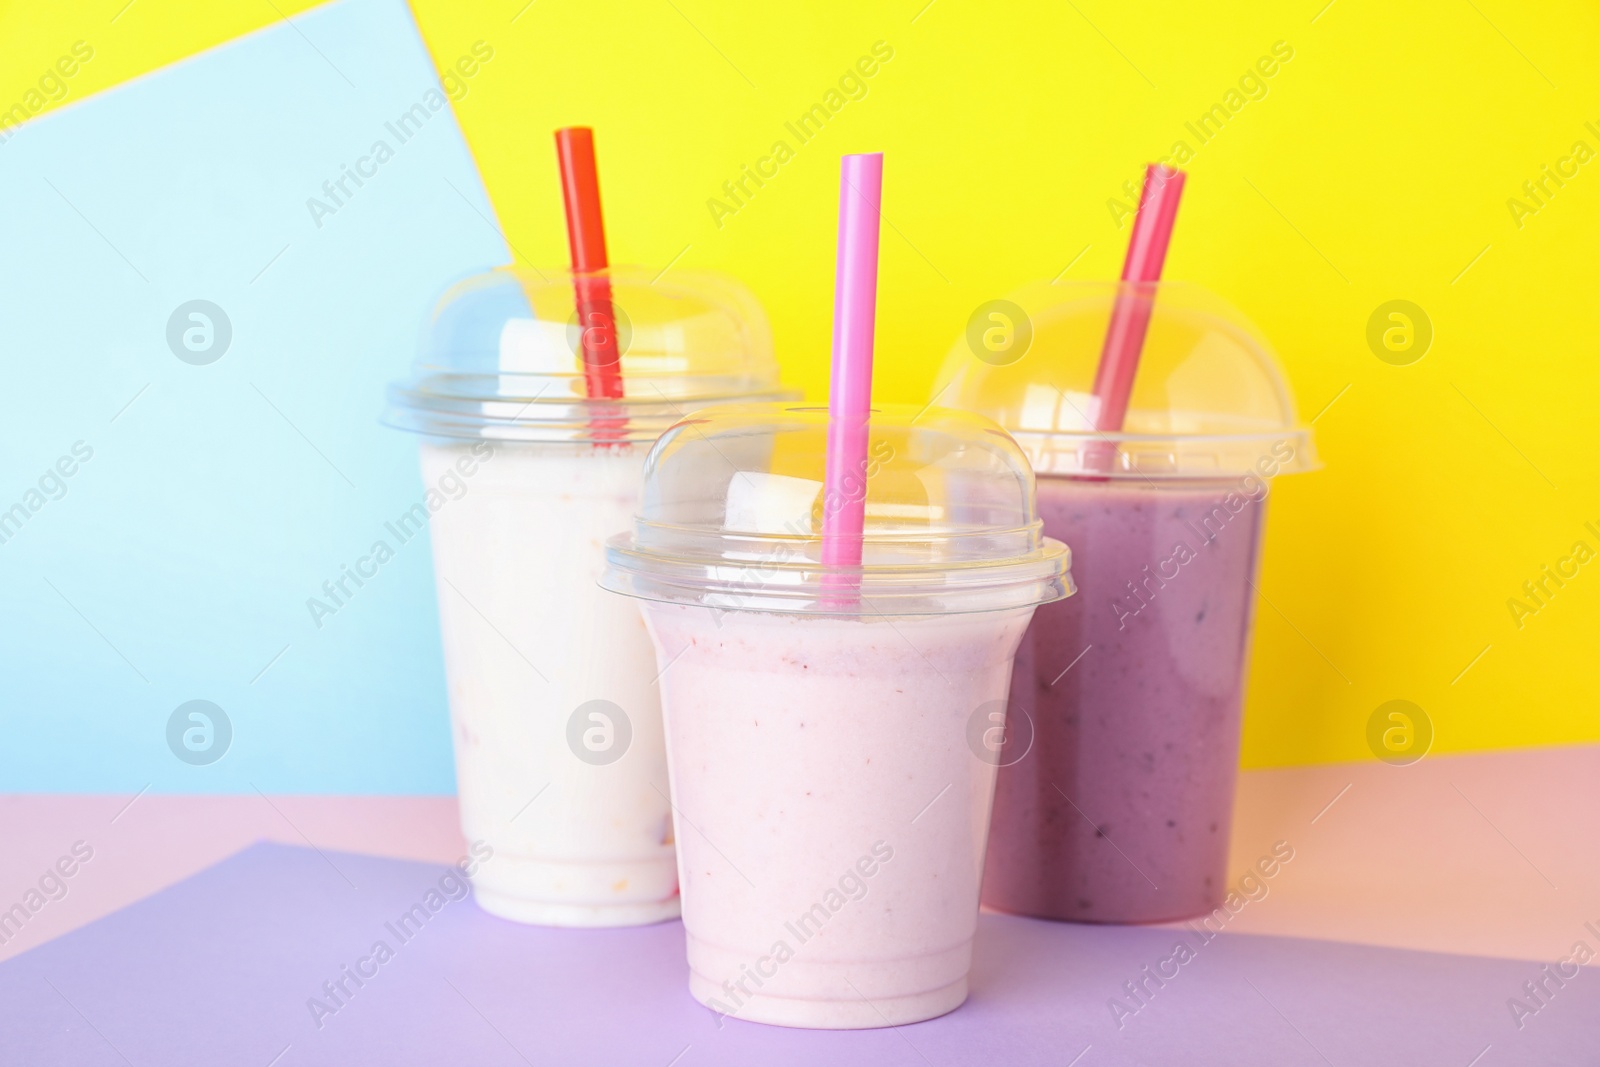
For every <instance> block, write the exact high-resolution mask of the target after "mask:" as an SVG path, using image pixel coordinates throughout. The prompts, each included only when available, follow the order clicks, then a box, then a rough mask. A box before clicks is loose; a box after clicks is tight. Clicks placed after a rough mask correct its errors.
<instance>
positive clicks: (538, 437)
mask: <svg viewBox="0 0 1600 1067" xmlns="http://www.w3.org/2000/svg"><path fill="white" fill-rule="evenodd" d="M596 278H604V279H605V280H606V281H608V282H609V286H610V294H611V307H612V314H613V318H614V323H610V324H608V323H605V322H600V321H598V320H595V321H591V322H589V323H586V324H585V329H589V330H595V329H601V330H603V329H606V328H612V329H614V330H615V335H614V336H615V339H616V342H617V343H616V346H615V350H616V351H618V352H619V353H620V360H619V362H618V365H616V366H615V367H614V368H613V369H614V370H615V372H616V373H618V374H620V376H621V381H622V392H623V395H622V396H621V397H620V398H610V399H591V398H590V397H589V395H588V391H589V389H590V388H591V387H590V386H589V385H587V384H586V382H585V374H584V366H583V362H582V353H583V351H584V350H585V344H584V342H583V340H582V339H581V336H580V330H579V326H578V321H577V311H576V308H577V304H576V299H575V291H574V281H575V279H574V277H573V276H572V275H571V274H565V273H561V272H555V273H550V272H546V273H545V274H538V273H535V272H532V271H525V270H518V269H510V268H505V269H499V270H494V271H490V272H488V273H486V274H481V275H477V276H474V277H472V278H469V279H467V280H465V281H463V282H461V283H459V284H458V285H456V286H454V287H452V288H451V289H450V290H449V291H448V292H446V293H445V294H444V296H443V297H442V298H441V300H440V301H439V303H438V305H437V306H436V308H435V309H434V312H433V315H432V318H431V320H430V322H429V324H428V327H427V329H426V330H425V332H424V336H423V341H422V348H421V354H420V356H419V358H418V359H417V362H416V364H415V366H414V367H413V370H412V373H411V376H410V378H409V379H408V380H407V381H405V382H404V383H401V384H399V385H396V386H395V387H393V388H392V389H391V393H390V403H389V408H388V411H387V413H386V417H385V421H386V422H387V423H389V424H390V425H392V426H396V427H399V428H401V429H405V430H411V431H414V432H416V433H418V434H420V435H422V442H421V459H422V476H423V482H424V487H425V490H426V495H425V496H424V498H423V499H422V500H420V501H418V504H417V506H416V507H413V508H412V509H410V511H408V512H407V513H406V515H404V516H402V517H401V518H399V519H398V520H396V522H398V523H399V525H400V527H402V530H401V533H402V534H404V536H406V537H409V536H414V534H415V532H416V531H418V530H420V529H422V528H424V527H427V528H429V529H430V531H431V534H432V540H433V553H434V569H435V572H436V577H437V584H438V597H439V618H440V629H441V632H442V637H443V641H444V652H445V670H446V675H447V677H448V680H449V687H450V710H451V718H452V722H453V726H454V729H453V736H454V741H455V755H456V782H457V789H458V791H459V794H460V803H461V826H462V830H463V832H464V833H465V834H466V836H467V839H468V840H472V841H478V840H482V841H484V842H486V843H487V844H488V845H490V846H491V847H492V848H493V850H494V853H493V855H494V858H493V860H492V861H490V862H487V863H484V864H482V865H481V866H480V867H479V869H478V871H477V873H476V874H475V875H474V876H473V886H474V890H475V894H474V895H475V897H476V899H477V900H478V902H479V904H481V905H482V906H483V907H484V908H485V909H486V910H488V911H490V912H492V913H494V914H496V915H500V916H503V917H505V918H508V919H515V920H518V921H522V922H531V923H542V924H546V925H556V926H623V925H632V924H637V923H649V922H658V921H660V920H663V919H670V918H673V917H675V916H676V915H677V914H678V879H677V868H676V863H675V860H674V855H673V837H672V824H671V818H670V810H671V809H670V806H669V803H668V800H667V774H666V754H665V750H664V748H663V740H662V734H661V714H660V706H659V702H658V699H657V695H656V692H657V691H656V688H655V685H654V679H655V674H656V666H655V655H654V652H653V650H652V648H651V646H650V641H649V637H648V635H647V634H646V633H645V629H644V624H643V622H642V621H641V619H640V617H639V611H638V609H637V607H636V606H635V605H634V604H633V602H631V601H629V600H627V599H625V598H622V597H618V596H615V595H613V594H610V593H606V592H605V591H603V590H601V589H600V588H599V587H598V585H597V584H596V582H597V580H598V578H599V576H600V573H601V571H602V570H603V569H604V563H605V554H604V542H605V539H606V538H608V537H610V536H611V535H612V534H615V533H617V532H619V531H621V530H625V529H627V528H628V526H629V524H630V522H631V521H632V517H633V511H634V508H635V506H636V503H637V500H638V495H639V489H640V485H641V482H642V479H643V470H644V458H645V455H646V453H647V452H648V449H649V446H650V444H651V442H653V441H654V440H655V438H656V436H657V435H658V434H660V433H661V431H662V430H664V429H665V428H666V427H667V426H669V425H671V424H672V423H674V422H676V421H677V419H678V418H679V416H680V415H681V414H682V413H683V411H684V410H685V409H688V408H696V407H701V406H703V405H706V404H716V403H719V402H723V401H731V400H748V399H750V398H759V397H764V396H781V395H784V394H783V393H782V392H781V391H779V390H778V386H777V367H776V365H775V363H774V361H773V358H772V346H771V340H770V335H769V333H768V330H767V325H766V320H765V317H764V316H763V315H762V312H761V309H760V308H759V306H758V305H756V303H755V300H754V298H753V297H751V296H750V295H749V294H748V293H746V292H745V291H744V290H742V289H740V288H739V287H738V286H737V284H736V283H733V282H731V281H728V280H726V279H721V278H717V277H712V276H703V275H694V274H690V273H684V272H678V271H674V272H672V273H671V274H669V275H667V276H666V277H664V278H661V279H659V280H655V281H652V279H651V276H650V275H649V274H648V273H646V272H644V271H641V270H630V269H626V268H623V269H616V270H613V271H609V272H601V273H600V274H598V275H586V276H584V279H583V280H584V281H585V282H586V283H587V284H588V285H589V286H590V288H593V283H594V280H595V279H596ZM589 336H590V338H591V339H592V338H593V337H594V336H595V335H593V334H591V335H589ZM597 347H601V348H606V347H608V346H597ZM407 531H409V532H407ZM397 536H399V535H398V534H397Z"/></svg>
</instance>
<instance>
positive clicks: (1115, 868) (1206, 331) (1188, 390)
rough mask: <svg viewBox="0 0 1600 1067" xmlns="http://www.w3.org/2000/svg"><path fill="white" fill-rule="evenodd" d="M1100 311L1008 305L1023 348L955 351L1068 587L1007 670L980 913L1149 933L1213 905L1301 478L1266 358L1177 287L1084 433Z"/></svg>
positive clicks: (1301, 461) (1088, 290) (1283, 395)
mask: <svg viewBox="0 0 1600 1067" xmlns="http://www.w3.org/2000/svg"><path fill="white" fill-rule="evenodd" d="M1116 294H1117V289H1116V286H1115V285H1114V284H1107V285H1086V286H1078V287H1068V286H1060V287H1044V286H1041V287H1035V288H1033V289H1030V290H1024V291H1023V292H1022V293H1020V294H1016V295H1015V296H1014V297H1013V307H1014V309H1015V311H1013V312H1012V314H1013V315H1015V314H1016V313H1017V312H1020V313H1021V315H1022V316H1024V317H1025V320H1026V322H1027V324H1028V326H1029V327H1030V328H1031V332H1032V340H1031V345H1030V346H1029V347H1028V348H1027V349H1026V350H1024V351H1023V352H1020V353H1016V352H1011V353H998V354H997V353H993V352H983V351H977V350H972V349H970V348H969V347H967V346H966V345H958V346H957V348H956V350H955V352H953V353H952V355H951V363H950V364H947V366H946V375H945V377H946V378H947V379H949V380H950V382H951V386H952V387H953V388H952V389H951V392H949V393H947V394H946V397H947V399H948V400H950V401H951V402H953V404H954V406H960V407H968V408H972V409H975V410H977V411H979V412H981V413H982V414H985V415H988V416H989V417H991V418H993V419H995V420H996V421H997V422H999V423H1000V424H1001V425H1002V426H1004V427H1006V429H1008V430H1010V431H1011V432H1012V433H1013V434H1014V435H1015V436H1016V438H1017V440H1018V442H1019V443H1020V444H1021V445H1022V446H1023V448H1024V450H1025V451H1027V452H1028V453H1029V457H1030V459H1031V460H1032V462H1033V466H1034V471H1035V474H1036V476H1037V495H1038V512H1039V516H1040V518H1041V519H1042V520H1043V523H1044V531H1045V533H1046V534H1047V535H1048V536H1050V537H1054V538H1058V539H1060V540H1062V541H1065V542H1066V543H1067V545H1068V546H1069V547H1070V548H1071V550H1072V553H1073V573H1074V575H1075V577H1076V579H1077V584H1078V595H1077V596H1075V597H1073V598H1071V599H1070V600H1068V601H1063V602H1059V603H1055V604H1047V605H1044V606H1042V607H1041V608H1039V609H1038V611H1037V612H1036V613H1035V614H1034V618H1033V622H1032V624H1031V625H1030V627H1029V629H1028V631H1027V633H1026V635H1025V636H1024V637H1023V641H1022V646H1021V648H1020V650H1019V651H1018V653H1017V658H1016V662H1015V669H1014V673H1013V675H1012V680H1011V700H1010V705H1009V712H1008V715H1009V719H1010V723H1009V725H1008V727H1007V729H1006V738H1005V744H1004V747H1003V748H1002V749H1001V750H1000V752H999V753H998V756H997V761H998V762H999V764H1000V771H999V778H998V784H997V786H996V793H995V802H994V811H993V816H992V819H991V823H990V831H989V850H988V855H987V859H986V864H985V870H984V883H983V903H984V904H985V905H987V906H988V907H991V908H995V909H998V910H1002V911H1008V912H1015V913H1018V914H1023V915H1033V916H1038V917H1041V918H1049V919H1068V920H1077V921H1081V922H1158V921H1162V920H1169V919H1181V918H1185V917H1188V916H1193V915H1200V914H1204V913H1206V912H1208V911H1210V910H1211V909H1212V908H1214V907H1216V906H1217V905H1218V904H1220V903H1221V902H1222V899H1223V897H1224V895H1225V894H1226V891H1227V886H1226V882H1227V879H1226V864H1227V858H1228V834H1229V829H1230V823H1231V819H1232V813H1233V792H1234V782H1235V778H1236V777H1237V769H1238V760H1239V727H1240V717H1241V712H1242V708H1243V703H1244V678H1245V669H1246V665H1247V661H1248V658H1249V651H1250V635H1251V624H1252V617H1253V605H1254V603H1255V589H1254V584H1255V581H1256V568H1257V563H1258V560H1259V558H1260V545H1261V535H1262V530H1263V526H1264V519H1265V511H1266V497H1267V493H1268V485H1269V480H1270V479H1271V478H1272V477H1273V476H1275V475H1277V474H1279V473H1284V472H1288V471H1292V470H1302V469H1306V468H1307V467H1309V466H1311V465H1312V463H1313V460H1312V456H1311V451H1310V442H1309V439H1308V435H1307V434H1306V433H1305V432H1304V431H1302V430H1300V429H1299V428H1298V427H1297V425H1296V420H1295V415H1294V405H1293V401H1292V399H1291V398H1290V396H1289V393H1288V389H1287V386H1286V385H1285V384H1284V382H1283V379H1282V376H1281V373H1280V372H1279V371H1278V369H1277V366H1276V363H1275V361H1274V359H1273V357H1272V356H1271V355H1270V352H1269V350H1268V349H1267V347H1266V345H1265V342H1264V341H1262V340H1261V339H1260V337H1259V335H1258V334H1256V333H1255V332H1254V330H1253V329H1252V328H1251V327H1249V325H1248V323H1246V322H1245V321H1244V320H1243V318H1242V317H1240V316H1239V315H1238V313H1237V312H1235V311H1233V310H1232V309H1231V308H1227V307H1226V306H1225V305H1222V304H1221V303H1220V302H1219V301H1217V300H1216V299H1215V298H1214V297H1210V296H1209V295H1208V294H1204V293H1203V292H1199V291H1197V290H1195V289H1193V287H1189V286H1184V285H1181V284H1176V285H1175V284H1172V283H1161V284H1160V285H1159V286H1158V287H1157V288H1156V290H1155V295H1154V297H1153V301H1154V309H1153V314H1152V318H1151V323H1150V330H1149V334H1148V336H1147V338H1146V341H1145V346H1144V351H1143V354H1142V356H1141V359H1140V363H1139V370H1138V375H1137V377H1136V379H1135V381H1134V387H1133V393H1132V398H1131V402H1130V405H1129V409H1128V413H1127V417H1126V419H1125V421H1124V423H1123V428H1122V431H1121V432H1119V433H1105V432H1100V431H1097V430H1096V429H1095V428H1094V420H1093V414H1094V404H1095V396H1094V393H1093V387H1092V382H1093V380H1094V375H1095V368H1096V363H1097V361H1098V358H1099V353H1100V342H1101V339H1102V338H1103V337H1104V336H1105V329H1106V321H1107V317H1108V316H1109V314H1110V310H1111V307H1112V305H1113V303H1114V301H1115V298H1116ZM975 356H976V357H977V358H974V357H975ZM1108 457H1109V465H1108V462H1107V461H1108ZM1024 716H1025V718H1024Z"/></svg>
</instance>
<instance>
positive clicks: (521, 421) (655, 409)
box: [383, 267, 795, 442]
mask: <svg viewBox="0 0 1600 1067" xmlns="http://www.w3.org/2000/svg"><path fill="white" fill-rule="evenodd" d="M580 300H585V301H587V302H588V303H587V306H586V309H585V310H586V316H585V328H584V329H580V328H579V304H580ZM597 301H598V302H599V306H600V307H602V308H605V309H607V311H608V314H599V313H597V312H596V311H595V307H596V303H597ZM595 324H598V325H595ZM608 331H609V332H608ZM596 338H599V339H600V342H601V345H602V346H609V347H605V351H606V352H607V353H608V355H607V358H606V360H605V366H604V367H603V368H601V370H600V371H597V370H596V368H595V367H594V366H593V365H592V364H593V358H592V350H593V348H594V347H595V346H596ZM586 347H587V348H590V349H591V360H590V364H591V365H590V366H588V367H587V368H586V361H585V354H586ZM597 373H603V374H604V375H605V376H606V377H607V379H608V380H609V383H610V384H609V385H607V386H603V387H597V385H596V375H597ZM794 395H795V394H794V393H793V392H787V391H785V390H783V389H781V388H780V387H779V385H778V366H777V363H776V361H775V360H774V359H773V356H772V337H771V333H770V331H769V329H768V327H767V320H766V316H765V315H764V314H763V313H762V310H761V307H760V305H759V304H758V303H757V302H756V299H755V297H754V296H753V295H751V294H750V292H749V291H748V290H747V289H745V288H744V287H743V286H741V285H740V284H739V283H738V282H735V281H733V280H732V279H730V278H724V277H721V276H719V275H713V274H703V273H696V272H689V271H676V270H675V271H673V272H671V273H670V274H667V275H665V276H663V277H654V276H652V274H651V273H650V272H647V271H645V270H643V269H640V268H629V267H617V268H612V269H610V270H607V271H597V272H595V273H592V274H583V275H576V276H575V275H573V274H571V273H570V272H556V273H550V272H545V273H540V272H537V271H533V270H529V269H526V268H519V267H501V268H498V269H496V270H492V271H488V272H487V273H484V274H478V275H474V276H473V277H470V278H468V279H466V280H465V281H462V282H460V283H458V284H456V285H454V286H452V287H451V288H450V289H448V290H447V291H446V292H445V293H444V295H443V296H442V297H441V298H440V300H439V303H438V304H437V306H436V307H435V308H434V311H433V315H432V318H431V319H430V320H429V322H428V325H427V327H426V328H425V329H424V331H423V336H422V344H421V351H420V354H419V355H418V357H417V360H416V362H415V363H414V364H413V366H412V371H411V375H410V377H409V378H408V379H407V380H406V381H404V382H402V383H399V384H397V385H394V386H391V388H390V390H389V404H388V408H387V410H386V412H385V414H384V419H383V421H384V422H385V423H387V424H388V425H390V426H395V427H398V428H399V429H403V430H412V431H415V432H418V433H424V434H429V435H433V436H440V437H462V438H480V437H487V438H494V439H497V440H511V441H607V442H619V441H638V442H648V441H653V440H655V438H656V437H657V436H658V435H659V434H660V433H661V431H662V430H664V429H666V428H667V427H668V426H670V425H672V423H674V422H676V421H677V420H678V419H680V418H682V417H683V414H684V412H686V411H690V410H693V409H695V408H697V407H700V406H702V405H704V404H708V403H714V402H718V401H724V400H748V399H758V398H781V397H792V396H794Z"/></svg>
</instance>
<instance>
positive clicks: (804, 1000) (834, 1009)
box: [689, 971, 967, 1030]
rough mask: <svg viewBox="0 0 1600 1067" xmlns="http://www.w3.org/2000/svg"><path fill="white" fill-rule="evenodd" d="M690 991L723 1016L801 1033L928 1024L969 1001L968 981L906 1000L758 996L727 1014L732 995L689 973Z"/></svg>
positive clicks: (757, 994)
mask: <svg viewBox="0 0 1600 1067" xmlns="http://www.w3.org/2000/svg"><path fill="white" fill-rule="evenodd" d="M689 992H690V993H691V994H692V995H693V996H694V999H696V1000H698V1001H699V1002H700V1003H701V1004H704V1005H705V1006H706V1007H708V1008H710V1009H711V1010H712V1011H714V1012H716V1013H717V1014H719V1015H726V1016H727V1017H728V1018H731V1019H738V1020H740V1021H741V1022H748V1023H766V1024H768V1025H769V1026H791V1027H795V1028H796V1029H802V1030H873V1029H878V1028H880V1027H885V1026H904V1025H906V1024H907V1023H920V1022H926V1021H927V1020H929V1019H936V1018H938V1017H939V1016H941V1015H947V1014H949V1013H950V1012H952V1011H955V1010H956V1009H957V1008H959V1007H961V1005H962V1004H963V1003H964V1002H965V1001H966V999H967V979H966V977H965V976H962V977H961V978H959V979H957V980H956V981H954V982H951V983H950V984H949V985H947V986H941V987H939V988H938V989H930V990H927V991H926V992H921V993H912V994H910V995H908V996H902V997H874V998H873V999H872V1000H870V1001H869V1000H867V999H865V998H863V997H860V996H857V997H852V998H851V999H849V1000H830V999H827V998H824V997H818V998H809V997H778V996H771V995H769V994H764V993H756V994H755V995H754V996H751V997H748V998H746V999H744V1000H743V1002H742V1003H741V1004H740V1005H739V1006H738V1007H737V1008H736V1009H734V1010H732V1011H729V1010H728V1009H729V1007H730V1005H729V1003H728V992H727V990H725V989H724V988H723V987H722V986H720V985H715V984H713V983H712V982H711V980H710V979H708V978H702V977H701V976H700V975H698V974H696V973H694V972H693V971H691V972H689Z"/></svg>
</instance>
